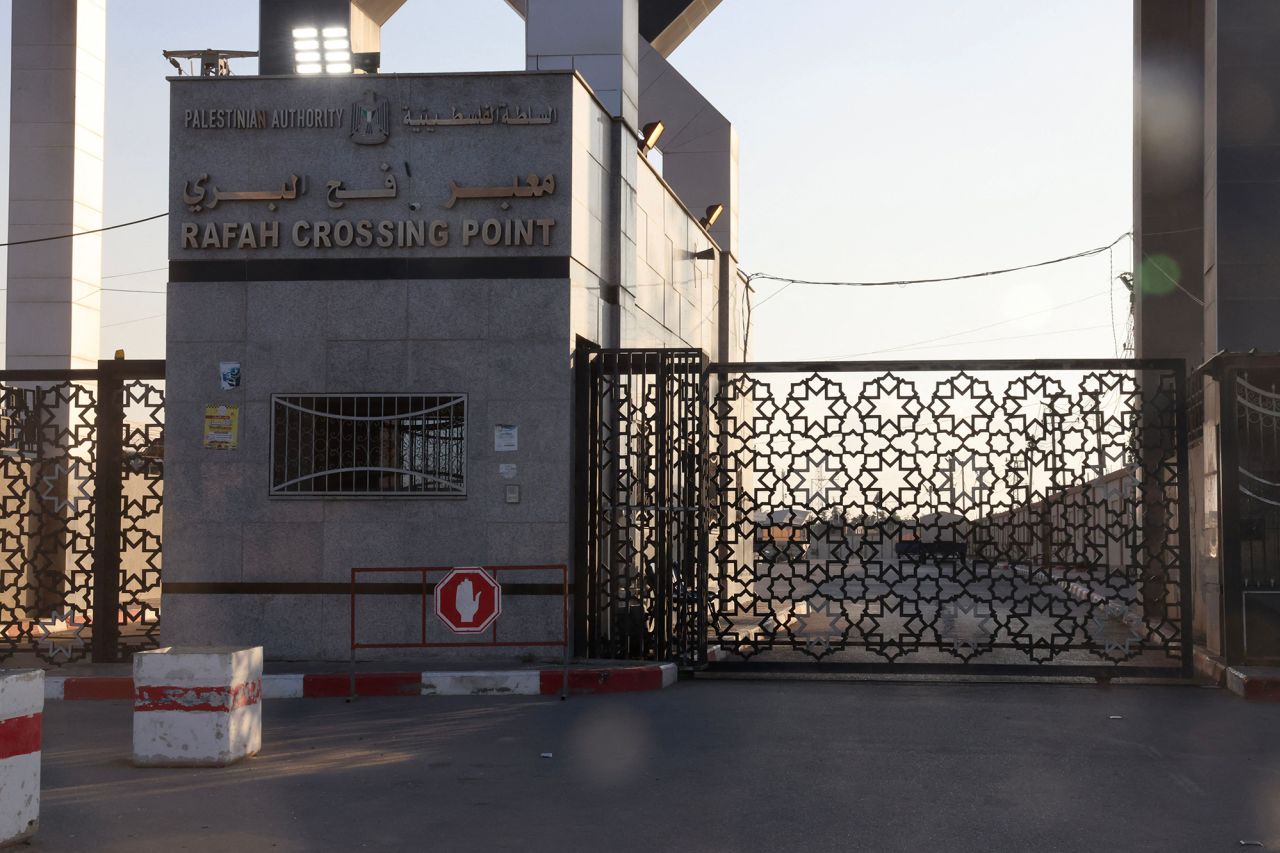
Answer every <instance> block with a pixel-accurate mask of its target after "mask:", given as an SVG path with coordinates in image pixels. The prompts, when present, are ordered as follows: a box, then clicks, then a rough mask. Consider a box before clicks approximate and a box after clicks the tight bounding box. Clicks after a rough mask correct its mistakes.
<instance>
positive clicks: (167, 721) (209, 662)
mask: <svg viewBox="0 0 1280 853" xmlns="http://www.w3.org/2000/svg"><path fill="white" fill-rule="evenodd" d="M133 690H134V695H133V763H134V764H137V765H139V766H149V767H224V766H226V765H228V764H234V763H235V762H237V761H239V760H240V759H242V758H244V757H246V756H249V755H256V754H257V753H258V751H259V750H260V749H261V748H262V647H261V646H251V647H235V646H170V647H168V648H163V649H155V650H153V651H149V652H139V653H138V654H135V655H134V656H133Z"/></svg>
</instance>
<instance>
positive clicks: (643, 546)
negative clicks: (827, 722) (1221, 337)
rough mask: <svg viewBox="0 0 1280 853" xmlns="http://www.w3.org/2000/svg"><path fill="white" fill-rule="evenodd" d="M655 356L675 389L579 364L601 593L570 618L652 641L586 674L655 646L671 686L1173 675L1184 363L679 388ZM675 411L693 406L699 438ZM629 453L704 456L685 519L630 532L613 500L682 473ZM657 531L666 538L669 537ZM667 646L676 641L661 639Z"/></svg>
mask: <svg viewBox="0 0 1280 853" xmlns="http://www.w3.org/2000/svg"><path fill="white" fill-rule="evenodd" d="M666 352H667V354H666V355H665V356H664V355H662V353H663V351H649V353H648V355H647V356H646V358H647V359H648V360H647V361H645V362H644V363H646V364H649V365H651V366H656V365H658V364H659V363H662V359H664V358H666V359H668V360H670V359H672V358H675V357H676V354H680V355H679V357H680V358H682V359H684V360H683V361H682V362H680V364H682V365H685V367H684V368H683V369H679V368H676V367H675V364H676V363H675V362H671V363H669V364H667V365H666V366H665V367H664V369H662V370H661V371H659V370H657V369H656V368H655V369H654V370H641V369H638V368H637V365H639V364H641V361H640V360H637V358H638V357H637V356H636V355H635V354H634V353H635V351H616V352H615V351H604V352H602V353H597V354H596V356H595V358H594V361H593V362H592V363H593V364H595V365H596V375H595V379H594V380H592V381H593V383H594V384H593V386H592V387H593V388H595V389H596V390H597V391H599V393H596V394H594V395H590V405H591V406H592V407H593V419H592V420H591V421H590V424H589V428H590V430H593V431H594V432H593V434H594V435H596V436H597V437H598V438H602V439H603V440H602V441H601V442H598V443H597V444H596V445H595V449H596V451H597V452H596V453H595V455H594V456H592V457H591V458H590V459H588V460H587V461H588V463H589V465H590V466H591V467H592V469H593V471H595V473H596V475H597V479H595V480H594V481H593V482H594V483H595V485H596V489H595V490H594V491H593V492H591V493H590V494H591V495H592V497H591V501H590V502H591V504H592V507H593V509H594V514H593V515H592V518H593V519H594V526H593V527H592V528H591V529H590V532H589V534H588V535H587V537H586V538H587V539H588V540H589V541H588V543H587V544H588V545H589V546H593V547H588V548H586V549H584V550H585V551H586V552H589V554H590V555H591V560H590V561H589V564H588V567H589V570H590V571H589V574H590V577H591V578H593V579H594V580H593V583H594V586H593V589H594V590H596V591H597V592H598V591H600V590H605V589H609V590H613V593H611V594H608V595H604V596H603V597H596V598H590V599H589V600H588V601H587V602H585V604H586V605H587V606H586V607H585V608H584V612H585V613H586V614H587V618H588V621H589V623H590V624H591V626H592V629H593V630H594V631H596V634H595V635H594V636H599V637H602V638H603V637H608V636H610V635H611V632H612V635H613V636H616V635H617V631H619V630H621V629H620V628H618V626H619V625H620V624H622V623H623V622H625V624H627V625H629V626H630V628H629V630H630V631H631V632H632V634H635V633H636V632H638V631H641V628H640V626H643V633H644V634H645V636H646V637H650V638H651V639H644V640H637V641H633V642H630V644H629V645H627V644H624V645H623V646H619V645H618V644H616V643H615V644H614V645H613V646H612V648H609V647H607V645H608V644H606V643H601V644H599V645H597V646H595V648H594V652H595V653H598V654H619V653H622V654H624V655H625V656H633V657H634V656H647V657H654V656H661V655H658V654H657V650H658V649H659V648H660V647H662V646H663V645H664V644H665V646H666V647H667V648H668V654H667V655H666V656H667V657H672V658H675V659H679V660H682V661H684V662H686V663H690V664H698V663H701V662H703V661H705V660H706V659H707V658H706V656H707V651H708V649H713V650H714V654H712V655H711V657H713V658H716V659H718V661H719V662H718V663H715V664H714V665H716V666H720V667H733V666H746V667H760V666H773V667H783V668H786V667H795V666H798V665H807V666H814V665H819V666H822V667H824V668H841V667H843V668H854V669H864V668H866V669H874V668H882V667H950V666H961V667H965V668H967V669H969V670H973V671H977V670H981V669H983V668H987V667H991V668H995V669H997V670H998V671H1003V672H1007V671H1011V670H1012V669H1015V668H1023V669H1028V670H1035V671H1049V670H1050V668H1052V671H1053V672H1055V673H1058V674H1063V673H1068V672H1079V673H1081V674H1100V673H1106V672H1114V671H1117V669H1118V668H1122V669H1123V671H1124V673H1126V674H1137V673H1138V672H1139V671H1142V672H1144V673H1149V674H1161V675H1167V674H1182V673H1186V672H1188V671H1189V668H1190V655H1189V652H1188V642H1189V633H1190V632H1189V630H1188V626H1189V620H1190V610H1189V602H1190V597H1189V593H1188V585H1189V575H1188V571H1187V568H1186V566H1187V553H1186V545H1187V542H1186V537H1185V536H1181V535H1180V533H1179V532H1180V531H1185V530H1186V529H1187V522H1186V518H1185V516H1186V509H1187V507H1186V500H1185V490H1186V484H1185V482H1184V481H1183V472H1185V470H1186V428H1185V415H1184V411H1183V399H1184V396H1185V395H1184V387H1183V386H1184V378H1183V377H1184V373H1183V366H1182V365H1181V363H1177V362H1172V361H1141V362H1140V361H1118V360H1117V361H1074V362H1069V361H1063V362H1039V361H1037V362H972V363H853V364H739V365H715V364H713V365H710V366H708V367H707V368H706V370H705V372H703V373H702V374H701V375H695V374H694V373H693V372H692V371H691V370H689V369H688V367H687V365H688V364H689V363H690V362H689V357H690V356H689V354H688V353H683V352H682V351H666ZM624 353H631V355H623V354H624ZM698 355H699V356H700V354H698ZM627 359H629V361H628V362H627V363H628V364H629V367H628V369H626V370H623V371H617V370H616V369H615V371H614V375H612V376H611V377H606V376H605V374H604V373H601V372H600V368H601V366H602V365H612V366H613V367H614V368H616V367H617V366H618V365H619V364H621V363H622V361H623V360H627ZM605 372H606V373H607V372H608V371H605ZM699 383H700V384H699ZM685 385H687V386H688V387H691V388H694V387H696V388H702V389H706V395H705V399H706V403H705V405H704V404H702V403H700V402H699V401H701V400H702V399H704V397H702V396H699V395H697V394H692V395H691V394H684V395H683V397H682V396H681V393H679V392H678V391H676V392H675V393H674V394H673V389H678V388H681V387H684V386H685ZM662 389H666V390H665V392H664V391H663V390H662ZM659 398H662V399H664V400H665V401H666V402H665V403H664V404H663V406H662V407H661V408H662V411H659V410H658V409H659V407H657V406H655V405H654V401H656V400H658V399H659ZM681 399H687V400H688V403H687V405H699V406H702V408H701V411H700V412H699V413H698V415H697V416H696V417H695V416H693V415H691V414H690V412H688V411H685V410H682V409H680V408H679V407H678V406H674V403H675V401H678V400H681ZM673 406H674V407H673ZM682 425H683V426H682ZM580 426H583V424H580ZM646 430H649V431H652V432H653V434H654V436H656V435H657V434H659V433H664V432H665V433H666V434H667V435H668V438H667V439H666V440H665V441H664V442H662V445H661V447H665V448H667V449H668V450H669V449H670V448H671V447H672V446H674V445H675V444H677V443H678V442H679V441H681V440H685V441H686V444H687V443H688V442H690V441H692V440H693V436H694V434H696V433H698V432H699V431H703V432H704V433H705V437H704V438H700V439H699V441H700V442H701V445H700V446H701V447H703V448H704V449H703V451H702V460H703V464H702V466H701V468H700V471H699V478H698V481H697V484H696V485H697V488H698V489H699V493H700V498H699V499H696V500H695V499H690V498H689V497H688V496H687V495H685V496H684V497H683V498H682V499H680V500H679V501H675V500H671V498H673V497H674V495H671V494H667V495H666V496H665V498H664V496H663V495H662V494H660V493H659V491H658V490H656V489H649V495H648V497H647V498H646V500H647V501H648V503H647V504H645V505H644V509H643V511H639V510H640V509H641V508H640V507H638V506H635V505H634V502H632V504H631V505H628V501H629V500H630V499H629V498H627V497H626V496H624V495H622V494H621V493H620V492H619V491H618V488H619V487H620V486H621V485H622V484H625V485H626V488H627V489H628V490H629V494H630V495H631V496H635V495H638V494H640V493H641V492H644V491H645V489H646V488H647V487H646V484H651V485H652V486H655V487H656V486H657V485H658V481H659V480H660V479H665V480H670V479H671V477H672V476H677V475H678V472H676V473H674V474H673V473H671V472H673V471H675V469H674V468H672V466H673V465H674V466H679V465H681V464H683V463H681V462H680V460H679V459H677V458H675V457H672V456H671V455H670V453H669V452H668V453H667V455H666V456H664V455H663V453H660V452H658V451H659V450H660V449H661V448H660V447H659V444H658V443H657V442H655V441H653V440H649V439H646V438H645V437H644V436H643V435H641V434H642V433H644V432H645V431H646ZM623 437H626V440H620V439H622V438H623ZM601 449H607V451H608V452H607V453H604V454H603V455H601V453H600V452H599V451H600V450H601ZM664 471H667V472H668V473H666V474H664V473H663V472H664ZM610 489H613V493H612V494H610V493H609V490H610ZM695 505H696V506H697V508H698V512H697V513H696V514H693V515H691V514H690V508H691V507H693V506H695ZM678 508H682V509H683V511H684V514H683V515H680V516H679V521H678V524H677V525H676V526H677V527H679V529H680V530H681V531H684V538H683V539H681V538H680V537H675V538H673V537H672V535H671V534H672V532H673V530H674V529H675V528H673V526H672V525H673V520H675V519H676V518H677V515H676V510H677V509H678ZM704 542H705V545H706V547H705V548H702V547H701V546H702V544H703V543H704ZM691 563H692V564H694V565H696V566H697V569H696V570H694V571H690V570H689V569H688V566H689V565H690V564H691ZM664 567H665V568H664ZM675 567H684V568H681V569H679V570H676V569H675ZM646 572H648V576H649V577H651V579H652V581H651V582H650V583H649V584H648V587H647V593H646V594H645V595H643V596H637V597H635V598H634V599H633V598H631V597H630V594H629V593H626V592H621V594H620V595H619V593H620V591H624V590H626V589H628V586H627V584H626V583H620V579H621V578H622V577H624V576H625V577H635V576H637V575H639V576H645V573H646ZM641 586H644V585H643V584H642V585H641ZM631 587H632V588H634V587H635V584H634V583H632V584H631ZM624 614H625V618H621V617H623V616H624ZM669 624H675V625H680V626H684V627H685V631H684V633H683V634H680V633H679V632H676V633H674V634H672V633H670V632H668V633H667V634H665V635H662V633H663V630H664V626H666V625H669ZM703 624H705V629H703V628H700V627H697V626H700V625H703ZM690 626H693V627H690ZM658 635H662V636H661V639H660V640H659V639H657V637H658Z"/></svg>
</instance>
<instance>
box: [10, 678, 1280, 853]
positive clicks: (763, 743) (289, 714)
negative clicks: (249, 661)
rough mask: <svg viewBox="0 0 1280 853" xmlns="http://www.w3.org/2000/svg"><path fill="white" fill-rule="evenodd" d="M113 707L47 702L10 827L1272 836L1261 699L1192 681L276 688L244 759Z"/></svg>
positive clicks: (803, 840)
mask: <svg viewBox="0 0 1280 853" xmlns="http://www.w3.org/2000/svg"><path fill="white" fill-rule="evenodd" d="M130 712H131V708H130V705H129V704H128V703H125V702H54V703H50V704H49V706H48V707H47V709H46V721H45V749H44V802H43V811H42V815H41V818H42V821H41V822H42V826H41V829H40V832H39V834H38V835H37V836H36V839H35V841H34V842H33V843H32V844H31V846H30V847H29V848H27V849H30V850H33V851H34V850H39V851H45V850H50V851H52V850H58V851H62V850H67V851H72V850H93V851H95V853H106V852H107V851H135V852H136V851H178V850H191V851H219V853H223V851H235V853H248V851H258V850H268V851H282V853H283V851H299V850H322V851H327V850H335V851H348V850H395V851H400V850H430V851H473V850H474V851H503V850H513V851H514V850H519V851H565V850H570V851H579V850H580V851H606V850H607V851H669V850H670V851H769V852H770V853H771V852H772V851H862V850H865V851H878V852H879V851H935V850H936V851H947V853H965V851H975V853H976V851H982V853H990V851H1124V853H1134V851H1153V852H1154V851H1158V853H1171V851H1188V853H1212V851H1239V850H1242V849H1259V848H1256V847H1254V848H1242V847H1241V846H1240V844H1239V842H1241V841H1261V842H1263V843H1264V844H1265V845H1266V846H1265V847H1264V848H1262V849H1269V850H1280V738H1278V737H1277V732H1278V731H1280V705H1269V704H1253V703H1246V702H1244V701H1242V700H1239V699H1237V698H1235V697H1234V696H1232V695H1230V694H1228V693H1226V692H1225V691H1221V690H1215V689H1205V688H1198V687H1149V686H1112V687H1096V686H1073V685H1051V684H999V685H996V684H986V685H983V684H891V683H866V682H825V683H824V682H776V681H773V682H759V681H757V682H740V681H739V682H733V681H696V682H692V683H688V682H685V683H681V684H680V685H678V686H677V687H675V688H673V689H670V690H666V691H662V692H655V693H644V694H630V695H617V696H599V697H581V698H573V699H570V700H569V701H568V702H564V703H561V702H559V701H557V700H555V699H551V700H545V699H541V698H532V697H529V698H516V697H507V698H484V697H476V698H473V697H456V698H455V697H426V698H423V699H400V698H389V699H362V700H360V701H358V702H356V703H354V704H346V703H344V702H343V701H342V700H288V701H284V700H276V701H268V702H267V703H266V705H265V706H264V721H265V722H264V746H265V749H264V751H263V753H262V755H260V756H259V757H257V758H255V759H252V760H250V761H247V762H244V763H242V764H241V765H238V766H236V767H232V768H226V769H203V770H188V769H173V770H157V769H148V770H143V769H137V768H134V767H132V766H130V764H129V762H128V756H129V747H130V736H131V735H130ZM1113 716H1118V717H1120V719H1112V717H1113ZM548 752H549V753H551V757H550V758H544V757H542V753H548Z"/></svg>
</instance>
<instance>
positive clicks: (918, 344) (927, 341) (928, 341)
mask: <svg viewBox="0 0 1280 853" xmlns="http://www.w3.org/2000/svg"><path fill="white" fill-rule="evenodd" d="M1100 296H1106V291H1098V292H1097V293H1091V294H1089V295H1088V296H1082V297H1080V298H1079V299H1072V300H1071V301H1070V302H1061V303H1059V304H1057V305H1050V306H1049V307H1048V308H1041V309H1039V310H1036V311H1028V312H1027V313H1025V314H1019V315H1017V316H1016V317H1009V318H1008V319H1005V320H997V321H995V322H994V323H987V324H986V325H985V326H974V327H973V328H970V329H961V330H960V331H958V332H952V333H951V334H949V335H939V336H937V337H932V338H924V339H922V340H918V341H912V342H911V343H907V344H902V345H900V346H895V347H890V348H888V349H877V350H869V351H867V352H854V353H847V354H845V355H837V356H832V357H830V358H829V359H826V360H837V361H842V360H845V359H850V358H860V357H862V356H864V355H876V354H878V353H884V352H897V351H899V350H906V349H918V348H922V347H932V346H934V345H936V344H937V343H939V342H940V341H948V340H951V339H952V338H958V337H961V336H963V335H970V334H973V333H974V332H981V331H985V330H986V329H993V328H995V327H996V326H1006V325H1008V324H1009V323H1016V322H1018V321H1019V320H1025V319H1027V318H1028V317H1036V316H1039V315H1040V314H1050V313H1052V312H1054V311H1058V310H1060V309H1062V308H1068V307H1070V306H1072V305H1079V304H1080V303H1081V302H1088V301H1089V300H1090V299H1097V298H1098V297H1100ZM956 343H958V344H964V343H971V342H970V341H956Z"/></svg>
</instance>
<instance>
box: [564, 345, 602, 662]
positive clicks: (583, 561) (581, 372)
mask: <svg viewBox="0 0 1280 853" xmlns="http://www.w3.org/2000/svg"><path fill="white" fill-rule="evenodd" d="M595 349H596V347H595V345H594V344H592V343H590V342H589V341H587V340H586V339H585V338H581V337H580V338H578V342H577V346H576V347H575V349H574V353H573V436H572V441H571V444H572V452H573V474H572V477H573V482H572V483H570V490H569V493H570V494H571V495H572V496H573V559H572V560H571V562H570V565H571V568H572V571H573V650H574V654H576V655H578V656H579V657H582V656H585V655H586V654H587V653H588V651H587V609H588V608H587V577H588V573H589V569H588V566H589V565H590V562H591V560H590V547H589V543H588V539H589V536H590V533H589V530H590V525H591V509H590V504H591V500H592V491H591V477H592V476H593V472H592V470H591V466H592V464H593V463H594V462H595V460H594V458H593V456H592V449H593V443H592V437H591V405H592V394H593V390H594V389H593V388H592V374H591V353H592V352H593V351H594V350H595Z"/></svg>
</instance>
